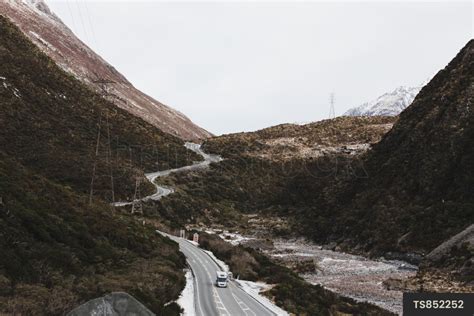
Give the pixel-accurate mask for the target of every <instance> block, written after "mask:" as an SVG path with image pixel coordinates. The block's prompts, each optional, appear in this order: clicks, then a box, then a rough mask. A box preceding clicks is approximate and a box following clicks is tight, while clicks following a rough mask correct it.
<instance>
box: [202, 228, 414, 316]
mask: <svg viewBox="0 0 474 316" xmlns="http://www.w3.org/2000/svg"><path fill="white" fill-rule="evenodd" d="M207 231H208V232H218V233H219V235H220V236H221V237H222V238H223V239H224V240H226V241H228V242H230V243H232V244H234V245H236V244H242V245H245V244H248V245H251V244H254V245H255V244H257V243H258V242H257V240H258V239H256V238H255V237H254V236H247V235H241V234H238V233H228V232H221V231H220V230H213V229H208V230H207ZM251 241H253V242H251ZM264 243H265V244H266V246H265V247H263V248H264V250H263V252H264V253H265V254H266V255H268V256H269V257H271V258H272V259H274V260H275V261H277V262H278V263H281V264H282V265H285V266H288V267H290V268H292V269H293V270H294V271H296V272H298V273H299V274H300V276H301V277H303V278H304V279H305V280H306V281H307V282H309V283H311V284H320V285H322V286H323V287H324V288H326V289H328V290H330V291H333V292H336V293H338V294H340V295H342V296H345V297H350V298H353V299H355V300H357V301H361V302H368V303H372V304H374V305H377V306H379V307H381V308H383V309H386V310H388V311H391V312H393V313H396V314H399V315H401V314H402V294H403V293H402V291H399V290H389V289H387V288H386V287H385V286H384V281H386V280H388V279H400V280H406V279H408V278H410V277H413V276H415V274H416V271H417V267H416V266H413V265H410V264H408V263H405V262H402V261H388V260H370V259H367V258H365V257H362V256H356V255H351V254H347V253H343V252H339V251H333V250H327V249H323V247H321V246H320V245H317V244H314V243H312V242H309V241H305V240H302V239H293V240H283V239H278V240H273V242H271V244H272V245H270V246H269V245H268V241H267V242H264Z"/></svg>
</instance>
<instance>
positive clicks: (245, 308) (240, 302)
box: [231, 292, 257, 316]
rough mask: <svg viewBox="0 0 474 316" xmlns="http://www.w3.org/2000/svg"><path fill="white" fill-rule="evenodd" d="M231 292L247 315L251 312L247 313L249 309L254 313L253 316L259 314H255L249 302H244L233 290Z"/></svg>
mask: <svg viewBox="0 0 474 316" xmlns="http://www.w3.org/2000/svg"><path fill="white" fill-rule="evenodd" d="M231 294H232V296H233V297H234V300H235V301H236V302H237V304H239V306H240V308H241V309H242V310H243V311H244V313H245V315H247V316H249V314H248V313H247V311H249V312H250V313H252V314H253V316H257V314H255V312H254V311H253V310H251V309H250V307H248V306H247V304H245V303H244V302H242V301H241V300H240V299H239V298H238V297H237V296H235V294H234V293H232V292H231Z"/></svg>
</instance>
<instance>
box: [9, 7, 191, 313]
mask: <svg viewBox="0 0 474 316" xmlns="http://www.w3.org/2000/svg"><path fill="white" fill-rule="evenodd" d="M0 39H1V40H0V60H1V62H0V106H1V108H0V126H1V130H2V131H1V133H0V254H1V255H0V314H2V315H4V314H7V315H11V314H13V315H64V314H65V313H67V312H68V311H70V310H71V309H73V308H74V307H76V306H77V305H79V304H80V303H83V302H85V301H87V300H89V299H92V298H96V297H98V296H101V295H103V294H105V293H109V292H111V291H126V292H128V293H130V294H131V295H133V296H135V297H136V298H137V299H138V300H140V301H141V302H143V303H144V304H145V305H146V306H147V307H148V308H150V309H151V310H152V311H153V312H155V313H157V314H159V315H176V314H178V310H179V307H178V306H177V305H176V304H171V305H167V306H166V307H165V306H164V305H165V303H168V302H169V301H171V300H174V299H176V298H177V296H178V294H179V292H180V291H181V289H182V288H183V287H184V283H185V279H184V276H183V273H182V271H181V269H182V268H184V266H185V260H184V257H183V255H182V254H181V253H180V252H179V251H178V247H177V245H176V244H175V243H173V242H171V241H169V240H168V239H166V238H163V237H161V236H159V235H157V234H156V233H155V231H154V229H153V227H151V226H148V225H143V223H138V222H137V221H136V219H135V218H133V217H131V215H129V214H128V213H126V212H123V213H121V212H120V211H117V210H114V209H112V208H111V207H110V206H109V202H110V200H111V195H110V192H111V181H110V173H111V171H112V174H113V175H114V189H115V198H116V199H125V198H128V197H130V195H131V192H133V190H134V185H135V178H136V177H140V176H141V177H142V176H143V172H144V171H152V170H153V171H154V170H156V169H164V168H168V167H177V166H181V165H184V164H188V163H189V162H190V161H192V160H198V159H199V157H197V156H196V155H195V154H194V153H192V152H189V151H187V150H186V149H185V148H184V146H183V142H182V141H181V140H179V139H177V138H175V137H173V136H170V135H167V134H165V133H162V132H161V131H159V130H158V129H156V128H155V127H153V126H151V125H150V124H147V123H145V122H143V121H142V120H140V119H138V118H136V117H134V116H132V115H130V114H128V113H127V112H125V111H123V110H120V109H118V108H116V107H115V106H114V105H113V104H111V103H109V102H106V101H105V100H103V99H102V98H101V97H99V96H98V95H96V94H94V93H93V92H92V91H90V90H88V89H87V88H86V87H85V86H83V85H82V84H81V83H80V82H79V81H77V80H75V79H74V78H72V77H71V76H69V75H67V74H66V73H64V72H63V71H62V70H60V69H59V68H58V67H57V66H56V65H55V64H54V63H53V62H52V61H51V60H50V59H49V58H48V57H46V56H45V55H44V54H43V53H41V52H40V51H39V50H38V49H37V48H36V47H35V46H34V45H33V44H32V43H30V42H29V41H28V40H27V39H26V37H24V36H23V34H22V33H21V31H20V30H18V29H17V28H16V27H15V26H14V25H12V24H11V23H10V22H9V21H8V20H7V19H5V18H4V17H2V16H0ZM99 128H100V130H101V134H100V136H99V147H98V149H99V150H98V151H99V155H98V156H97V157H96V155H95V151H96V145H97V139H98V135H99V133H98V130H99ZM109 135H110V146H109V137H108V136H109ZM94 164H96V178H95V179H94V180H95V183H94V199H93V201H92V203H89V201H88V200H89V199H88V197H89V189H90V183H91V177H92V173H93V166H94ZM147 189H148V190H149V189H150V187H148V188H147V187H143V188H142V192H143V191H146V190H147ZM144 193H145V192H144Z"/></svg>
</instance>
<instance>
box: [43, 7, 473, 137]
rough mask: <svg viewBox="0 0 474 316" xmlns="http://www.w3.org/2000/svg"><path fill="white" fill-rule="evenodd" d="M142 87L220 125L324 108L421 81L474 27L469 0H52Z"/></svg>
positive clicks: (256, 125)
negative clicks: (250, 0) (260, 0)
mask: <svg viewBox="0 0 474 316" xmlns="http://www.w3.org/2000/svg"><path fill="white" fill-rule="evenodd" d="M48 4H49V5H50V7H51V9H52V10H53V11H54V12H55V13H56V14H57V15H58V16H59V17H60V18H61V19H62V20H63V21H64V22H65V23H66V24H67V25H68V26H69V27H70V28H71V29H72V30H73V31H74V32H75V33H76V35H78V36H79V38H81V39H82V40H83V41H84V42H85V43H87V44H88V45H89V46H90V47H92V48H93V49H94V50H95V51H96V52H98V53H99V54H100V55H101V56H102V57H104V58H105V59H106V60H107V61H108V62H110V63H111V64H112V65H114V66H115V67H116V68H117V69H118V70H119V71H120V72H121V73H123V74H124V75H125V76H126V77H127V78H128V79H129V80H130V81H131V82H132V83H133V84H134V85H135V86H136V87H137V88H139V89H141V90H142V91H144V92H146V93H147V94H149V95H151V96H153V97H154V98H156V99H157V100H159V101H161V102H163V103H165V104H167V105H170V106H172V107H174V108H176V109H178V110H180V111H181V112H183V113H184V114H186V115H187V116H189V117H190V118H191V119H192V120H193V121H194V122H195V123H197V124H198V125H200V126H202V127H204V128H205V129H207V130H209V131H210V132H212V133H215V134H222V133H229V132H239V131H250V130H256V129H260V128H264V127H267V126H271V125H275V124H279V123H286V122H307V121H316V120H320V119H324V118H327V117H328V114H329V95H330V93H331V92H334V93H335V102H336V103H335V106H336V114H338V115H340V114H342V113H343V112H344V111H346V110H347V109H348V108H350V107H353V106H356V105H359V104H361V103H363V102H365V101H369V100H371V99H373V98H375V97H377V96H379V95H380V94H383V93H384V92H388V91H391V90H393V89H394V88H396V87H397V86H399V85H408V86H411V85H418V84H419V83H421V82H423V81H425V80H426V79H428V78H430V77H432V76H433V75H434V74H435V73H436V72H437V71H438V70H440V69H441V68H443V67H444V66H445V65H446V64H447V63H448V62H449V61H450V60H451V59H452V58H453V57H454V56H455V55H456V53H457V52H458V51H459V50H460V49H461V48H462V47H463V46H464V45H465V44H466V43H467V42H468V40H469V39H471V38H472V35H473V7H472V3H471V2H470V1H469V2H453V1H448V2H417V3H413V2H407V1H404V2H382V3H381V2H355V1H350V2H291V1H287V2H268V1H267V2H248V1H247V2H220V3H218V2H176V1H175V2H163V1H146V2H139V1H91V0H89V1H87V0H68V1H65V0H63V1H57V0H49V1H48Z"/></svg>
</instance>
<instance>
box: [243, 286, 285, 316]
mask: <svg viewBox="0 0 474 316" xmlns="http://www.w3.org/2000/svg"><path fill="white" fill-rule="evenodd" d="M235 282H237V284H238V285H239V286H240V288H241V289H242V290H243V291H244V292H245V293H247V294H248V295H250V296H251V297H253V298H254V299H255V300H256V301H258V302H259V303H260V304H262V305H263V306H265V307H266V308H267V309H269V310H271V311H272V312H274V313H275V314H277V315H278V316H285V315H288V316H289V315H290V314H288V313H287V312H286V311H284V310H283V309H281V308H280V307H278V306H276V305H275V304H274V303H273V302H272V301H270V300H269V299H268V298H267V297H265V296H263V295H260V292H261V291H262V290H267V289H269V288H270V286H269V285H268V284H266V283H264V282H252V281H245V280H235Z"/></svg>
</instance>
